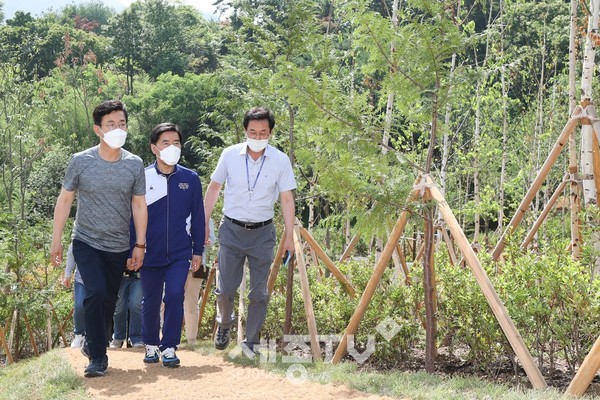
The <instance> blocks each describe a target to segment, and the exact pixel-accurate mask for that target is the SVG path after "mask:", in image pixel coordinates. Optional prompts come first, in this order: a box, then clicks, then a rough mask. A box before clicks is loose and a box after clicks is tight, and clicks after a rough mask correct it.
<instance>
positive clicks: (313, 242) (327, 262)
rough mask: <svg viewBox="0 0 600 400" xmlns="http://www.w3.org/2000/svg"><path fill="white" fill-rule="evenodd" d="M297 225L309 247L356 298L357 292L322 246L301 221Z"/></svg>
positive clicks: (297, 221)
mask: <svg viewBox="0 0 600 400" xmlns="http://www.w3.org/2000/svg"><path fill="white" fill-rule="evenodd" d="M296 225H297V226H299V231H300V235H301V236H302V238H303V239H304V240H306V242H307V243H308V245H309V246H310V247H311V248H312V249H313V250H314V251H315V253H316V254H317V257H319V259H321V261H323V263H324V264H325V266H326V267H327V269H329V272H331V273H332V274H333V275H334V276H335V277H336V278H337V280H338V281H339V282H340V283H341V284H342V287H343V288H344V289H345V290H346V292H348V294H349V295H350V296H352V297H356V290H354V287H352V284H351V283H350V282H349V281H348V279H346V277H345V276H344V274H342V271H340V270H339V269H338V268H337V267H336V266H335V264H334V263H333V261H331V259H330V258H329V256H328V255H327V254H326V253H325V252H324V251H323V249H322V248H321V246H319V244H318V243H317V241H316V240H315V239H314V238H313V237H312V235H311V234H310V232H309V231H307V230H306V229H305V228H304V227H302V225H301V223H300V221H299V220H298V219H296Z"/></svg>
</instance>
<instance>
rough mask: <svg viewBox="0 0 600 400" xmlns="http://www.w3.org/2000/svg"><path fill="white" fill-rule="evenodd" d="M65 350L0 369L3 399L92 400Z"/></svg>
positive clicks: (0, 388) (0, 396)
mask: <svg viewBox="0 0 600 400" xmlns="http://www.w3.org/2000/svg"><path fill="white" fill-rule="evenodd" d="M91 398H92V397H91V396H90V395H89V394H87V393H86V386H85V384H84V382H83V381H82V379H81V378H80V377H79V376H78V375H77V373H76V372H75V370H74V369H73V368H72V367H71V364H70V363H69V360H67V358H66V355H65V353H64V352H63V351H62V350H53V351H50V352H47V353H44V354H42V355H41V356H40V357H37V358H32V359H29V360H24V361H19V362H18V363H15V364H12V365H9V366H8V367H5V368H0V400H17V399H18V400H22V399H28V400H52V399H57V400H59V399H60V400H84V399H86V400H89V399H91Z"/></svg>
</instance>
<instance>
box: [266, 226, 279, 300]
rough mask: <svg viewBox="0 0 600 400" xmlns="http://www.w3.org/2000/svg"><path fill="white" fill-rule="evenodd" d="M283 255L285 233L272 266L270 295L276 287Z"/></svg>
mask: <svg viewBox="0 0 600 400" xmlns="http://www.w3.org/2000/svg"><path fill="white" fill-rule="evenodd" d="M282 257H283V235H281V238H280V239H279V246H278V247H277V253H276V254H275V259H274V260H273V265H272V266H271V273H270V274H269V280H268V281H267V288H268V289H269V296H270V295H271V293H273V288H274V287H275V281H276V280H277V274H278V273H279V267H280V266H281V258H282Z"/></svg>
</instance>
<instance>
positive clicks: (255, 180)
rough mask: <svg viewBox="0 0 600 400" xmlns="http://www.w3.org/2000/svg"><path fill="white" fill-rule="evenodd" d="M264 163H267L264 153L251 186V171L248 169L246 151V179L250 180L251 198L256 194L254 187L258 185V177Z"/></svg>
mask: <svg viewBox="0 0 600 400" xmlns="http://www.w3.org/2000/svg"><path fill="white" fill-rule="evenodd" d="M263 165H265V155H264V154H263V155H262V162H261V163H260V168H259V169H258V174H256V178H254V184H253V185H252V187H250V172H249V171H248V154H247V153H246V181H247V182H248V192H249V193H250V199H252V195H253V194H254V188H255V187H256V182H258V177H259V176H260V172H261V171H262V168H263Z"/></svg>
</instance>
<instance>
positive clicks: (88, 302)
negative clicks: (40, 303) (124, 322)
mask: <svg viewBox="0 0 600 400" xmlns="http://www.w3.org/2000/svg"><path fill="white" fill-rule="evenodd" d="M73 255H74V256H75V263H76V264H77V268H79V273H80V274H81V279H82V280H83V284H84V285H85V298H84V300H83V310H84V315H85V337H86V342H87V345H88V351H89V354H90V357H91V358H100V357H103V356H104V355H106V347H107V345H108V338H109V335H108V332H109V328H110V326H111V325H112V317H113V314H114V313H115V304H116V303H117V295H118V293H119V286H120V285H121V278H122V277H123V270H124V269H125V264H126V263H127V256H128V255H129V251H128V250H127V251H124V252H121V253H111V252H108V251H103V250H98V249H96V248H94V247H92V246H90V245H89V244H87V243H84V242H82V241H80V240H77V239H75V240H73Z"/></svg>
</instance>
